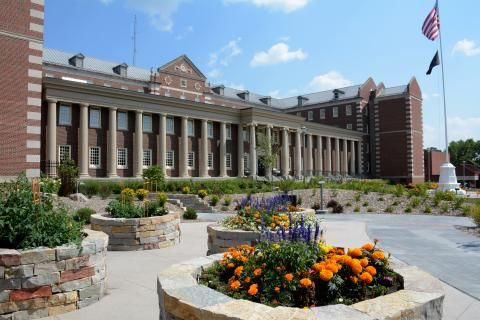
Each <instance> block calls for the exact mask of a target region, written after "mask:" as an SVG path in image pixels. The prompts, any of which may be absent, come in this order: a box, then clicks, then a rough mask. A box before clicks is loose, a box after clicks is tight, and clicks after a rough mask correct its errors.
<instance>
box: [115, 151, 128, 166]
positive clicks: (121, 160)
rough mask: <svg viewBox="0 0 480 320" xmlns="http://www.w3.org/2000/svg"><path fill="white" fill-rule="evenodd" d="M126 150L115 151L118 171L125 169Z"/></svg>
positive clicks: (126, 163)
mask: <svg viewBox="0 0 480 320" xmlns="http://www.w3.org/2000/svg"><path fill="white" fill-rule="evenodd" d="M127 153H128V152H127V148H118V149H117V168H118V169H127V168H128V162H127V159H128V158H127Z"/></svg>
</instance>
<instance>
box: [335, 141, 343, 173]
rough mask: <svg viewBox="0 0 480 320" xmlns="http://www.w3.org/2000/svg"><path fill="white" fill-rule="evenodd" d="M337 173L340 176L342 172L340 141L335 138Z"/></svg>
mask: <svg viewBox="0 0 480 320" xmlns="http://www.w3.org/2000/svg"><path fill="white" fill-rule="evenodd" d="M335 171H336V174H340V172H341V171H342V169H341V167H340V139H338V138H335Z"/></svg>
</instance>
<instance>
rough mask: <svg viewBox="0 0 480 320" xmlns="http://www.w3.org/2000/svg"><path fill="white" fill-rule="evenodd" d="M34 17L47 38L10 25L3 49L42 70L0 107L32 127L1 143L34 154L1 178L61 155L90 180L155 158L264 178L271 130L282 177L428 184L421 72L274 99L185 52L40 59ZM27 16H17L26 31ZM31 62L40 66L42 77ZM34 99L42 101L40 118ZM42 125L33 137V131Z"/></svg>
mask: <svg viewBox="0 0 480 320" xmlns="http://www.w3.org/2000/svg"><path fill="white" fill-rule="evenodd" d="M7 2H12V3H13V0H12V1H7ZM42 2H43V1H40V0H36V1H34V0H32V1H31V2H30V1H24V2H22V3H23V4H24V5H25V12H26V13H25V12H24V13H25V14H27V13H28V14H32V11H31V10H30V12H28V11H29V10H27V5H26V4H28V5H29V6H30V7H31V8H32V10H37V11H39V12H41V11H40V7H41V5H40V4H41V3H42ZM3 6H5V7H6V8H10V7H14V6H13V5H9V4H7V5H4V4H2V7H3ZM37 7H38V8H37ZM10 10H12V9H10ZM42 10H43V9H42ZM14 13H15V12H13V11H12V12H10V14H8V13H7V15H9V16H13V15H14ZM2 14H4V12H2ZM15 14H16V13H15ZM35 15H36V16H39V14H38V13H36V11H35ZM42 17H43V15H42ZM31 19H33V21H35V26H33V28H34V29H35V31H26V32H27V33H28V32H34V34H32V35H31V37H34V36H36V37H37V38H35V37H34V38H32V39H36V40H38V41H37V42H35V43H37V45H35V46H34V47H35V49H31V46H30V47H29V41H30V42H32V40H30V38H25V37H26V36H22V37H20V35H17V34H15V36H16V37H17V38H16V37H13V36H12V35H10V34H7V35H4V33H6V32H3V31H1V32H0V37H5V40H4V39H3V38H0V39H1V41H5V42H2V44H4V47H6V48H7V51H8V50H11V51H14V52H13V53H12V54H11V56H12V57H11V58H12V59H20V57H22V56H24V57H26V62H25V63H23V65H24V68H25V70H24V72H20V71H18V70H17V71H16V72H15V73H14V74H15V79H17V78H20V79H23V78H22V77H21V76H17V75H20V74H26V75H28V76H30V75H35V76H36V77H34V78H28V77H27V76H25V79H23V80H22V81H23V82H22V83H20V82H19V81H8V80H6V79H2V80H0V81H2V82H1V83H2V87H3V86H10V87H7V88H8V89H9V91H11V92H15V93H16V94H14V95H12V97H8V96H5V94H6V91H5V90H3V91H2V92H1V93H0V95H1V101H2V104H8V106H7V107H8V108H11V110H15V111H19V110H22V112H23V113H22V114H20V113H18V112H17V113H16V115H15V119H12V120H6V122H5V123H7V124H13V123H14V122H15V121H16V122H20V123H21V125H23V126H24V128H23V131H24V133H23V132H22V134H13V133H12V132H11V131H10V130H9V131H6V133H7V135H10V136H11V137H12V139H10V140H3V141H1V142H0V145H2V147H3V148H17V149H22V148H23V149H22V150H23V152H24V154H23V155H22V156H19V155H18V153H17V152H16V153H10V154H7V153H5V152H4V153H2V154H1V155H0V157H3V158H0V164H1V165H0V176H11V175H14V174H16V173H18V172H19V171H22V170H25V169H30V170H29V171H28V172H29V174H30V175H35V174H38V169H39V168H41V169H42V170H43V171H47V172H50V173H54V172H53V171H52V170H53V169H52V165H51V164H54V163H58V162H59V161H62V160H63V159H66V158H72V159H73V160H74V161H75V162H76V163H77V164H78V165H79V169H80V175H81V176H82V177H83V178H87V177H139V176H141V173H142V170H143V168H145V167H148V166H150V165H154V164H159V165H162V166H163V167H165V168H166V173H167V176H169V177H182V178H185V177H228V176H244V175H251V176H258V175H265V174H266V173H267V172H271V170H265V168H262V167H261V166H260V165H259V161H258V158H259V154H258V153H259V152H260V150H257V144H258V141H257V139H260V138H261V137H266V139H270V141H272V143H273V144H276V145H278V147H279V150H280V151H279V153H278V155H277V159H276V163H275V164H274V166H273V167H274V168H270V169H275V170H273V171H274V172H278V174H279V175H282V176H294V177H303V176H311V175H336V174H339V175H346V174H348V175H354V176H355V175H358V176H365V177H380V178H388V179H392V180H396V181H401V182H406V183H409V182H419V181H423V177H424V174H423V146H422V113H421V106H422V104H421V102H422V100H421V92H420V89H419V86H418V83H417V81H416V80H415V78H412V79H411V80H410V82H409V83H408V84H407V85H404V86H399V87H393V88H386V87H385V86H384V85H383V83H379V84H378V85H377V84H376V83H375V82H374V81H373V79H371V78H369V79H367V80H366V81H365V82H364V83H363V84H360V85H355V86H350V87H346V88H337V89H334V90H328V91H323V92H316V93H309V94H305V95H301V96H298V97H290V98H284V99H276V98H273V97H269V96H265V95H260V94H256V93H253V92H249V91H246V90H244V91H241V90H236V89H233V88H229V87H226V86H223V85H211V84H210V83H209V82H208V80H207V79H206V77H205V76H204V75H203V73H202V72H201V71H200V70H199V69H198V68H197V67H196V66H195V64H194V63H193V62H192V61H191V60H190V59H189V58H188V57H187V56H186V55H183V56H180V57H178V58H176V59H174V60H172V61H170V62H168V63H166V64H165V65H163V66H160V67H158V68H155V69H151V70H148V69H142V68H138V67H134V66H128V65H127V64H126V63H122V62H110V61H103V60H99V59H95V58H93V57H88V56H84V55H82V54H81V53H77V54H75V53H66V52H63V51H59V50H54V49H43V60H40V62H41V64H38V62H39V60H38V59H39V58H38V57H39V56H40V55H41V53H42V46H41V38H42V37H41V32H39V31H41V30H40V28H39V27H37V26H36V25H37V24H38V25H39V26H40V24H39V22H40V21H37V20H38V19H39V18H38V17H31ZM25 23H27V22H26V21H23V20H18V19H17V20H16V22H15V24H18V29H19V30H18V31H17V33H18V32H20V31H21V29H22V28H25V26H24V24H25ZM5 28H6V27H5ZM30 28H32V27H31V26H30ZM18 37H19V38H18ZM14 40H15V42H14ZM9 41H10V42H9ZM16 41H18V43H22V44H24V42H25V43H26V45H25V44H24V46H23V47H22V46H20V47H19V45H17V44H16ZM35 54H36V55H35ZM32 57H36V58H32ZM29 59H30V61H34V62H36V64H35V65H34V66H33V67H32V66H28V65H27V64H26V63H27V62H28V61H29ZM10 65H15V64H13V63H6V64H5V65H2V70H3V68H9V67H10ZM42 67H43V69H42ZM29 69H32V70H37V71H38V70H41V69H42V70H43V71H42V75H41V78H39V77H38V75H39V74H38V72H34V73H32V72H31V71H29ZM27 71H28V72H27ZM32 85H35V86H33V87H32ZM40 85H41V86H42V87H41V88H42V89H41V92H40V91H39V88H40ZM28 89H35V90H33V91H31V90H30V91H28ZM40 98H41V108H39V107H40V100H39V99H40ZM10 99H18V102H16V104H15V105H14V104H13V101H12V102H9V101H11V100H10ZM32 99H34V100H32ZM29 104H34V105H33V106H30V105H29ZM28 108H35V111H34V114H33V115H32V114H31V112H30V111H27V109H28ZM23 110H24V111H23ZM40 110H41V114H40V113H39V112H40ZM2 116H5V115H2ZM32 117H33V118H32ZM0 119H2V118H0ZM3 121H5V120H3V119H2V125H3ZM31 121H33V122H31ZM25 127H26V128H25ZM28 128H30V129H28ZM0 130H5V129H4V128H3V126H2V129H0ZM33 131H34V132H35V135H34V137H35V139H36V140H35V141H36V142H35V144H33V143H32V141H33V140H32V139H33V138H31V136H30V135H31V133H27V132H33ZM39 140H40V145H39V144H38V141H39ZM2 143H3V144H2ZM27 146H35V147H36V148H32V149H28V148H27ZM40 146H41V148H39V147H40ZM13 163H14V164H13ZM32 169H34V170H32Z"/></svg>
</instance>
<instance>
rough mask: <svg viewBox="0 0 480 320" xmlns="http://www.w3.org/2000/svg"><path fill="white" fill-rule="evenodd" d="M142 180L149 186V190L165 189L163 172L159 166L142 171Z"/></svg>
mask: <svg viewBox="0 0 480 320" xmlns="http://www.w3.org/2000/svg"><path fill="white" fill-rule="evenodd" d="M142 178H143V179H144V180H147V182H148V183H149V184H150V190H163V189H164V187H165V172H164V170H163V168H162V167H161V166H157V165H155V166H150V167H148V168H147V169H144V170H143V174H142Z"/></svg>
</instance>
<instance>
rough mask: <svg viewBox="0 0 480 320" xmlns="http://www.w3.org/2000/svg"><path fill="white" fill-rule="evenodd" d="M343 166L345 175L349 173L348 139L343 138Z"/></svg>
mask: <svg viewBox="0 0 480 320" xmlns="http://www.w3.org/2000/svg"><path fill="white" fill-rule="evenodd" d="M342 162H343V166H342V173H343V174H344V175H347V174H348V143H347V140H346V139H343V161H342Z"/></svg>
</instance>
